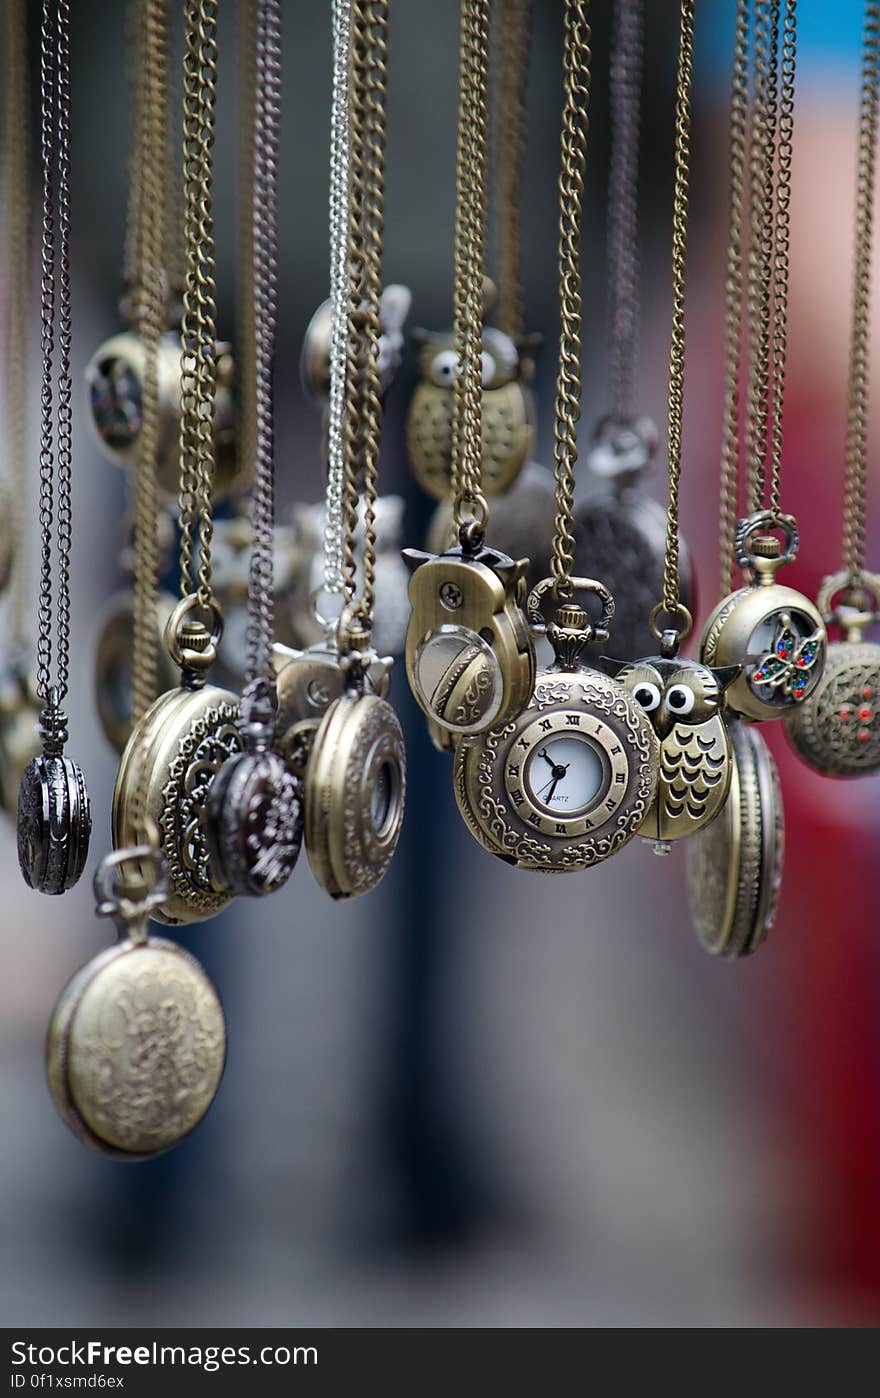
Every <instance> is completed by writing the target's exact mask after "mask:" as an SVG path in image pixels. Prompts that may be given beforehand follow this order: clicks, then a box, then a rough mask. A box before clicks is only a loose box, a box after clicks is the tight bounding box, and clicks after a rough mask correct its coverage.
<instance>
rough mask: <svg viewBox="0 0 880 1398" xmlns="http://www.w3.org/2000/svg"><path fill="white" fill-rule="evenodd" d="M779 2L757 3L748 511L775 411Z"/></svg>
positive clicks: (756, 505) (761, 482)
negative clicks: (772, 336) (773, 330)
mask: <svg viewBox="0 0 880 1398" xmlns="http://www.w3.org/2000/svg"><path fill="white" fill-rule="evenodd" d="M778 51H779V0H769V4H768V3H767V0H757V3H756V5H755V40H754V68H755V82H754V115H753V120H752V133H751V141H750V147H749V167H750V191H751V197H750V202H749V214H750V218H749V296H748V308H749V337H748V338H749V392H748V408H747V422H746V445H747V450H746V460H747V468H748V496H749V510H750V511H754V510H759V509H760V508H761V506H762V504H763V501H764V493H765V483H766V474H767V457H768V450H769V425H770V406H771V384H770V332H771V316H772V310H773V260H774V258H773V252H774V212H773V210H774V195H773V183H774V181H773V176H774V167H775V159H776V140H777V125H778V105H779V103H778V95H779V89H778V77H777V61H778Z"/></svg>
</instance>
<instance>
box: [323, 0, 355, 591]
mask: <svg viewBox="0 0 880 1398" xmlns="http://www.w3.org/2000/svg"><path fill="white" fill-rule="evenodd" d="M332 31H333V86H332V96H331V105H330V402H329V410H328V425H327V488H326V496H325V514H324V589H325V591H326V592H327V593H328V595H330V596H334V597H342V596H343V595H344V594H345V581H346V580H345V573H344V566H345V518H344V508H343V497H344V490H345V402H346V378H347V325H348V280H349V247H348V204H349V194H348V186H349V147H350V140H351V137H350V130H349V110H348V106H349V103H348V83H349V67H350V61H351V0H332Z"/></svg>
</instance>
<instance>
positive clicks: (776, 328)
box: [767, 0, 797, 518]
mask: <svg viewBox="0 0 880 1398" xmlns="http://www.w3.org/2000/svg"><path fill="white" fill-rule="evenodd" d="M774 10H775V28H776V30H777V31H778V26H779V13H778V11H779V5H778V0H775V5H774ZM796 52H797V0H785V15H784V18H783V22H782V38H781V63H780V86H779V106H778V117H777V140H776V214H775V218H774V223H773V332H772V342H771V370H770V372H771V385H770V387H771V404H770V489H769V495H768V501H767V503H768V506H769V508H770V509H771V510H772V512H773V514H774V516H775V517H776V518H778V517H779V514H780V498H779V484H780V471H781V467H782V443H783V431H782V424H783V410H784V406H785V360H786V350H787V342H788V259H789V252H790V248H791V165H792V145H793V139H794V81H795V58H796ZM773 57H774V63H775V47H774V50H773Z"/></svg>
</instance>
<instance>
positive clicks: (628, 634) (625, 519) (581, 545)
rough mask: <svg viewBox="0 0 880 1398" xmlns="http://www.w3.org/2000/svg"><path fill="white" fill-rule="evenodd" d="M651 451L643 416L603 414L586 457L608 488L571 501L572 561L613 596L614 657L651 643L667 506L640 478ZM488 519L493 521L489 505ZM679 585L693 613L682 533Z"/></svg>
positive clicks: (653, 438) (653, 444)
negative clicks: (651, 619) (652, 496)
mask: <svg viewBox="0 0 880 1398" xmlns="http://www.w3.org/2000/svg"><path fill="white" fill-rule="evenodd" d="M656 450H657V428H656V426H655V424H654V423H653V421H652V420H651V419H650V418H649V417H644V416H642V417H635V418H618V417H613V416H608V417H605V418H603V419H602V420H601V422H599V424H598V426H597V428H596V432H595V435H594V438H593V443H592V446H591V448H590V451H589V455H588V457H587V463H588V465H589V467H590V470H591V471H592V473H593V475H594V476H596V477H599V478H600V479H602V480H605V481H608V482H609V483H610V487H611V488H610V489H609V490H602V491H597V492H595V493H594V494H591V495H587V496H585V497H584V498H583V499H581V500H580V501H579V502H578V504H577V505H576V506H575V514H574V528H573V533H574V539H575V551H574V566H575V568H576V570H577V571H579V572H584V573H595V575H596V576H597V577H600V578H602V580H603V581H604V582H605V584H606V586H607V587H608V588H609V589H610V590H611V593H612V595H613V596H614V600H615V613H614V632H613V634H612V636H611V640H610V642H609V645H610V654H611V655H612V657H613V658H614V659H615V660H630V659H631V658H632V657H633V656H634V655H648V654H650V652H651V650H652V649H653V648H654V645H655V639H654V636H653V635H652V632H651V630H650V627H649V625H648V616H649V615H650V612H651V608H652V606H653V605H654V601H655V600H656V598H657V597H658V596H660V594H661V592H662V582H663V561H664V555H665V542H666V511H665V509H664V508H663V507H662V506H661V505H660V504H658V502H657V501H656V500H654V499H652V498H651V496H649V495H647V494H646V493H645V491H644V488H643V481H644V479H645V478H646V476H647V474H648V472H649V471H650V469H651V464H652V461H653V457H654V454H655V452H656ZM492 519H493V523H494V520H495V512H494V511H493V513H492ZM678 584H679V594H680V597H681V601H682V603H683V605H684V606H685V607H687V609H688V611H689V612H691V613H692V614H693V612H694V610H695V607H696V579H695V576H694V569H693V564H692V562H691V557H690V554H689V552H688V548H687V545H686V543H685V541H684V540H683V539H682V538H681V537H680V536H679V553H678Z"/></svg>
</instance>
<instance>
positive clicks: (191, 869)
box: [112, 597, 242, 926]
mask: <svg viewBox="0 0 880 1398" xmlns="http://www.w3.org/2000/svg"><path fill="white" fill-rule="evenodd" d="M196 608H197V602H196V599H195V597H185V598H183V599H182V601H180V602H179V603H178V604H177V606H176V607H175V609H174V611H173V612H172V614H171V616H170V617H169V618H168V623H167V625H166V628H165V643H166V645H167V647H168V651H169V654H170V655H171V657H172V659H173V660H174V661H175V663H176V664H177V665H179V666H180V668H181V679H180V685H179V686H178V688H176V689H172V690H169V691H168V692H167V693H166V694H163V695H161V696H160V697H159V698H158V699H157V700H156V702H155V704H153V705H152V706H151V707H150V708H149V709H148V710H147V712H146V713H145V714H144V716H143V718H142V719H141V720H140V721H139V722H138V723H137V724H136V726H135V728H134V729H133V731H132V734H131V737H130V738H129V740H128V742H127V744H126V746H125V751H124V752H123V754H122V761H121V762H120V765H119V772H118V774H117V777H116V786H115V788H114V791H113V813H112V824H113V844H114V847H115V848H116V849H126V848H128V847H130V846H132V845H135V844H137V843H138V831H139V829H140V826H141V823H142V817H143V816H146V817H147V818H149V819H151V820H153V821H154V822H155V824H156V826H157V828H158V830H159V839H160V845H161V849H162V853H163V854H164V856H165V859H166V861H167V864H168V879H169V891H168V897H167V899H166V901H165V902H164V903H163V905H162V906H161V907H160V908H157V909H156V910H155V911H154V912H153V914H152V916H153V917H155V918H157V919H158V921H160V922H165V923H168V924H169V925H171V926H175V925H178V924H181V923H187V922H201V921H203V920H204V919H205V918H208V917H213V916H214V915H215V914H216V913H218V912H220V911H221V910H222V909H223V908H225V907H226V905H227V903H229V901H230V899H231V897H232V894H231V893H230V892H229V890H228V889H227V888H226V887H225V886H224V884H223V883H222V882H221V881H220V879H219V877H218V873H217V870H216V869H215V868H214V865H213V861H212V859H211V854H210V850H209V846H208V839H207V833H206V829H205V824H206V798H207V794H208V790H209V788H210V785H211V782H212V781H213V779H214V777H215V776H216V774H217V772H218V771H219V770H220V768H221V767H222V765H223V763H224V762H225V761H226V759H227V758H229V757H232V756H233V755H234V754H235V753H237V752H240V751H241V748H242V738H241V734H240V732H239V728H238V717H239V705H238V699H237V698H236V696H235V695H234V694H232V693H231V692H230V691H229V690H225V689H220V688H218V687H217V686H216V685H209V684H206V683H205V674H206V671H207V670H208V668H209V667H210V665H211V663H212V661H213V659H214V657H215V655H216V650H217V642H218V640H219V638H220V634H221V632H222V629H223V622H222V616H221V613H220V610H219V608H218V607H217V606H216V605H215V606H214V607H213V608H212V613H213V626H212V630H211V632H209V631H208V630H207V628H206V627H205V626H204V625H203V624H202V623H201V622H200V621H199V620H196V619H194V618H192V616H191V613H193V612H195V610H196Z"/></svg>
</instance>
